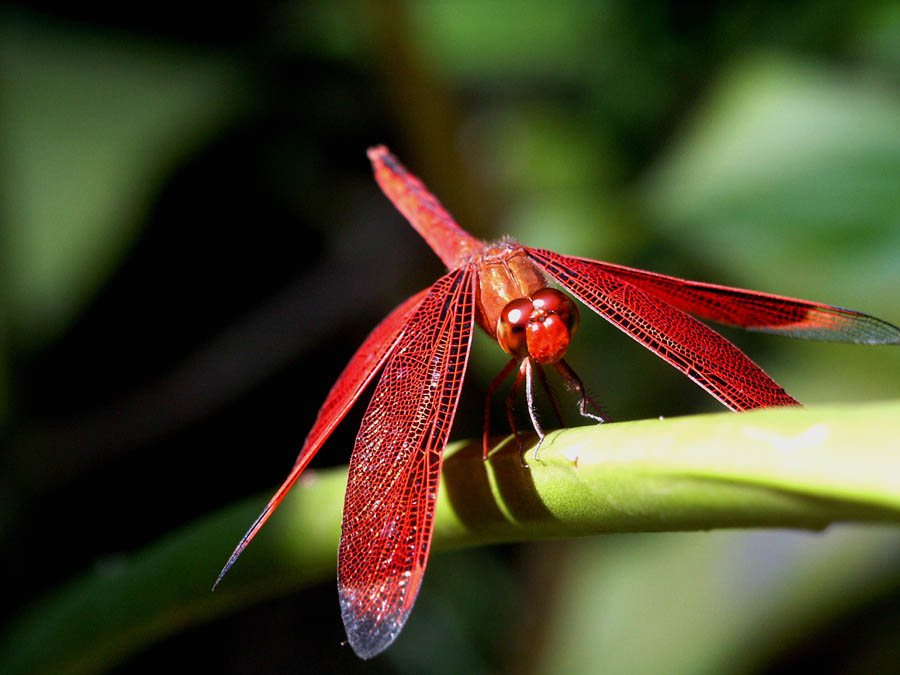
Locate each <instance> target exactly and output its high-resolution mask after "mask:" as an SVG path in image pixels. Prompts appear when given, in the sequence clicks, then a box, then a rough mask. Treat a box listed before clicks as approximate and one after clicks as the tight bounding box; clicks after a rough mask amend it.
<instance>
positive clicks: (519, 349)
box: [497, 288, 580, 363]
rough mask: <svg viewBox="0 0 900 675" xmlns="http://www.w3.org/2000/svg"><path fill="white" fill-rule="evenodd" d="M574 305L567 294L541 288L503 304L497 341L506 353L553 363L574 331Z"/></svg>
mask: <svg viewBox="0 0 900 675" xmlns="http://www.w3.org/2000/svg"><path fill="white" fill-rule="evenodd" d="M579 321H580V316H579V314H578V307H576V306H575V303H574V302H572V300H570V299H569V297H568V296H567V295H565V294H564V293H561V292H560V291H557V290H556V289H553V288H542V289H540V290H539V291H536V292H535V293H532V294H531V295H530V296H528V297H526V298H516V299H515V300H512V301H510V302H508V303H507V304H506V306H505V307H504V308H503V311H501V312H500V317H499V318H498V319H497V341H498V342H499V343H500V346H501V347H502V348H503V351H505V352H506V353H507V354H511V355H512V356H516V357H518V358H525V357H526V356H530V357H531V358H533V359H534V360H535V361H537V362H538V363H556V362H557V361H559V360H560V359H562V358H563V356H565V355H566V350H567V349H568V348H569V342H570V341H571V339H572V336H573V335H574V334H575V331H576V330H578V323H579Z"/></svg>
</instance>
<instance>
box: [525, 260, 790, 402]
mask: <svg viewBox="0 0 900 675" xmlns="http://www.w3.org/2000/svg"><path fill="white" fill-rule="evenodd" d="M526 250H527V251H528V255H529V257H530V258H531V259H532V260H534V261H535V262H536V263H537V264H538V265H540V266H541V267H542V268H543V269H544V270H546V272H547V273H548V274H549V275H550V276H552V277H553V278H554V279H556V281H558V282H559V283H560V284H561V285H562V286H564V287H565V288H567V289H568V290H569V291H570V292H571V293H572V294H573V295H575V296H576V297H577V298H578V299H579V300H581V301H582V302H583V303H584V304H586V305H587V306H588V307H590V308H591V309H593V310H594V311H595V312H597V313H598V314H599V315H600V316H602V317H603V318H604V319H606V320H607V321H609V322H610V323H612V324H613V325H614V326H616V327H617V328H619V329H620V330H622V331H624V332H625V333H627V334H628V335H630V336H631V337H632V338H634V339H635V340H637V341H638V342H640V343H641V344H642V345H644V346H645V347H647V349H649V350H651V351H652V352H654V353H656V354H657V355H659V356H660V357H661V358H663V359H665V360H666V361H667V362H669V363H670V364H671V365H673V366H674V367H675V368H677V369H678V370H680V371H681V372H682V373H684V374H685V375H687V376H688V377H689V378H691V379H692V380H694V382H696V383H697V384H699V385H700V386H701V387H703V388H704V389H706V391H708V392H709V393H710V394H712V395H713V396H715V397H716V398H717V399H719V400H720V401H722V403H724V404H725V405H726V406H728V407H729V408H731V409H732V410H749V409H751V408H763V407H768V406H779V405H797V404H798V403H797V401H796V400H794V399H793V398H792V397H791V396H790V395H788V394H787V393H786V392H785V391H784V389H782V388H781V387H780V386H778V383H776V382H775V381H774V380H773V379H772V378H771V377H769V376H768V375H766V373H765V372H763V370H762V369H761V368H760V367H759V366H757V365H756V364H755V363H753V361H751V360H750V359H749V358H747V357H746V356H745V355H744V354H743V352H741V351H740V350H739V349H738V348H737V347H735V346H734V345H733V344H731V343H730V342H729V341H728V340H726V339H725V338H723V337H722V336H721V335H719V334H718V333H716V332H715V331H714V330H712V329H711V328H709V327H708V326H706V325H704V324H702V323H700V322H699V321H697V320H696V319H694V318H693V317H691V316H688V315H687V314H685V313H684V312H682V311H681V310H679V309H676V308H675V307H673V306H671V305H670V304H669V303H668V302H666V301H665V300H664V299H661V298H659V297H656V296H655V295H652V294H650V293H648V292H646V291H644V290H643V289H641V288H639V287H638V286H636V285H634V284H632V283H631V282H630V281H628V280H626V279H623V278H622V277H620V276H618V275H615V274H611V273H610V272H609V271H608V270H607V269H605V267H604V266H603V265H602V264H600V263H596V262H594V261H592V260H585V259H583V258H573V257H569V256H563V255H560V254H558V253H553V252H552V251H547V250H538V249H530V248H526Z"/></svg>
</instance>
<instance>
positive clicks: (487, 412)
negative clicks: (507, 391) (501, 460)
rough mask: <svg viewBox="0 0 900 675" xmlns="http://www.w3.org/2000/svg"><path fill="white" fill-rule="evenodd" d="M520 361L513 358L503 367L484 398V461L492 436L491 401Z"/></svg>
mask: <svg viewBox="0 0 900 675" xmlns="http://www.w3.org/2000/svg"><path fill="white" fill-rule="evenodd" d="M517 362H518V359H516V358H513V359H510V361H509V363H507V364H506V365H505V366H503V370H501V371H500V372H499V373H498V374H497V377H495V378H494V380H493V381H492V382H491V385H490V386H489V387H488V390H487V395H486V396H485V397H484V436H483V438H482V448H483V452H484V459H487V458H488V452H490V448H489V444H490V435H491V400H492V399H493V397H494V394H495V393H496V392H497V389H498V388H499V387H500V385H501V384H503V380H505V379H506V378H507V376H508V375H509V374H510V373H511V372H512V369H513V368H515V367H516V363H517Z"/></svg>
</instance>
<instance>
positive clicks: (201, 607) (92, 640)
mask: <svg viewBox="0 0 900 675" xmlns="http://www.w3.org/2000/svg"><path fill="white" fill-rule="evenodd" d="M898 437H900V402H889V403H880V404H870V405H863V406H853V407H849V406H848V407H841V408H827V409H826V408H823V409H817V410H808V409H801V408H791V409H787V408H782V409H769V410H761V411H755V412H751V413H745V414H741V415H734V414H729V413H724V414H716V415H701V416H693V417H684V418H677V419H669V420H643V421H639V422H626V423H619V424H609V425H604V426H593V427H580V428H577V429H570V430H564V431H560V432H555V433H552V434H549V435H548V436H547V438H546V439H545V441H544V443H543V446H542V447H541V450H540V461H535V460H534V457H533V449H532V450H530V451H529V452H528V454H527V456H526V457H527V460H528V465H529V466H528V467H527V468H523V467H522V466H521V465H520V463H519V457H518V453H517V451H516V449H515V447H514V444H513V443H511V442H510V440H509V439H506V440H504V441H503V442H502V443H501V444H500V445H499V446H498V447H497V448H496V449H495V450H494V452H493V453H492V454H491V457H490V459H489V460H488V461H487V462H484V461H483V460H482V459H481V448H480V443H477V442H471V443H456V444H454V445H452V446H451V448H450V449H449V450H448V452H447V456H446V459H445V462H444V473H443V484H442V487H441V494H440V499H439V501H438V507H437V508H438V515H437V520H436V525H435V532H434V550H435V551H438V550H441V549H446V548H450V547H459V546H469V545H476V544H486V543H493V542H502V541H522V540H533V539H544V538H559V537H575V536H584V535H590V534H600V533H613V532H651V531H675V530H698V529H712V528H722V527H780V528H783V527H792V528H807V529H821V528H824V527H826V526H827V525H828V524H829V523H833V522H838V521H857V522H864V521H870V522H879V521H880V522H894V523H897V522H900V452H898V450H897V438H898ZM532 440H533V439H532ZM345 480H346V469H334V470H328V471H317V472H313V471H310V472H308V474H307V475H305V476H304V477H303V479H302V480H301V481H300V482H299V483H298V485H297V486H296V487H295V488H294V490H293V491H292V493H291V495H290V496H289V497H288V498H287V499H286V500H285V502H284V504H283V505H282V507H281V509H280V510H279V512H278V513H277V514H276V515H275V516H274V517H273V518H272V520H271V521H270V524H269V525H268V526H267V527H266V528H265V529H264V530H263V532H262V533H261V534H260V536H259V537H257V539H256V540H255V541H254V543H253V545H252V546H251V547H250V548H249V549H248V550H247V552H246V553H245V554H244V556H243V557H242V558H241V560H240V562H239V563H238V564H237V565H236V566H235V568H234V570H232V572H230V574H229V576H227V577H226V578H225V580H224V581H223V583H222V584H221V586H220V587H219V588H218V590H216V592H215V593H211V592H210V586H211V583H212V581H213V580H214V579H215V577H216V573H217V572H218V569H219V566H220V565H221V564H222V563H223V562H224V561H225V559H226V558H227V556H228V554H229V552H230V550H231V548H232V547H233V545H234V544H235V542H236V541H237V539H238V538H239V536H240V534H241V533H242V532H243V531H244V530H245V529H246V527H247V525H248V524H249V523H250V522H251V521H252V520H253V519H254V518H255V516H256V514H257V513H258V511H259V510H260V509H261V507H262V505H263V504H264V503H265V501H266V499H267V498H268V495H265V496H263V497H260V498H259V499H252V500H248V501H247V502H244V503H241V504H240V505H237V506H234V507H231V508H228V509H226V510H224V511H222V512H221V513H217V514H214V515H211V516H209V517H207V518H204V519H202V520H200V521H198V522H196V523H194V524H191V525H188V526H187V527H185V528H183V529H182V530H180V531H178V532H175V533H173V534H171V535H170V536H168V537H166V538H164V539H163V540H161V541H159V542H157V543H155V544H153V545H151V546H149V547H147V548H146V549H144V550H143V551H140V552H138V553H135V554H131V555H125V556H122V557H120V558H117V559H113V560H105V561H102V562H101V563H98V564H97V565H96V566H95V568H94V569H92V570H89V571H87V572H86V573H85V574H83V575H82V576H81V577H80V578H78V579H75V580H73V581H72V582H70V583H69V584H68V585H67V586H65V587H64V588H62V589H60V590H59V591H57V592H56V593H54V594H52V595H51V596H49V597H47V598H45V599H44V600H43V601H42V602H40V603H38V604H36V605H35V606H33V607H32V608H31V609H30V610H29V611H28V612H27V613H26V614H25V615H24V616H22V617H21V618H19V620H18V621H17V622H15V623H14V625H13V626H11V627H10V629H9V630H8V631H7V633H6V635H5V637H4V641H3V646H2V650H0V671H2V672H4V673H25V672H28V673H43V672H46V673H51V672H52V673H86V672H98V671H101V670H104V669H106V668H109V667H111V666H112V665H114V664H115V663H118V662H121V661H122V660H124V659H125V658H126V657H127V656H128V655H129V654H132V653H134V652H135V651H137V650H140V649H141V648H144V647H146V646H147V645H149V644H151V643H152V642H155V641H158V640H160V639H162V638H163V637H165V636H166V635H169V634H172V633H174V632H177V631H178V630H180V629H182V628H184V627H186V626H189V625H192V624H196V623H199V622H202V621H205V620H208V619H211V618H213V617H218V616H223V615H225V614H227V613H229V612H233V611H236V610H237V609H239V608H241V607H245V606H247V605H250V604H252V603H255V602H259V601H260V600H262V599H264V598H267V597H272V596H276V595H284V594H287V593H289V592H292V591H294V590H296V589H298V588H300V587H302V586H305V585H308V584H311V583H313V582H318V581H321V580H323V579H326V578H328V577H330V576H333V575H334V573H335V559H336V550H337V541H338V537H339V534H340V519H341V508H342V504H343V489H344V482H345Z"/></svg>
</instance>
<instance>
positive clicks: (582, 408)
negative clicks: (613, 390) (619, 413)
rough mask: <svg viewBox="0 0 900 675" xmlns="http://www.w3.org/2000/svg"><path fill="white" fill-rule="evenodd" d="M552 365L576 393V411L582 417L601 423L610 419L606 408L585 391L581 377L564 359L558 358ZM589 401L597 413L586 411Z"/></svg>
mask: <svg viewBox="0 0 900 675" xmlns="http://www.w3.org/2000/svg"><path fill="white" fill-rule="evenodd" d="M553 365H554V367H555V368H556V370H557V371H558V372H559V374H560V375H562V377H563V379H564V380H565V381H566V384H568V385H569V386H570V387H571V388H572V389H573V390H574V391H575V393H577V394H578V412H580V413H581V416H582V417H588V418H590V419H592V420H595V421H597V422H601V423H603V422H611V421H612V419H611V418H610V416H609V415H608V414H607V413H606V410H604V409H603V407H602V406H601V405H600V404H598V403H597V402H596V401H595V400H594V399H593V398H591V395H590V394H588V393H587V389H585V388H584V383H583V382H582V381H581V378H580V377H578V374H577V373H576V372H575V371H574V370H572V368H571V366H569V364H568V363H566V362H565V360H564V359H560V360H559V361H557V362H556V363H554V364H553ZM589 403H590V404H591V406H593V408H594V410H596V411H597V412H598V413H599V414H598V415H594V414H592V413H590V412H588V409H587V406H588V404H589Z"/></svg>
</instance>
